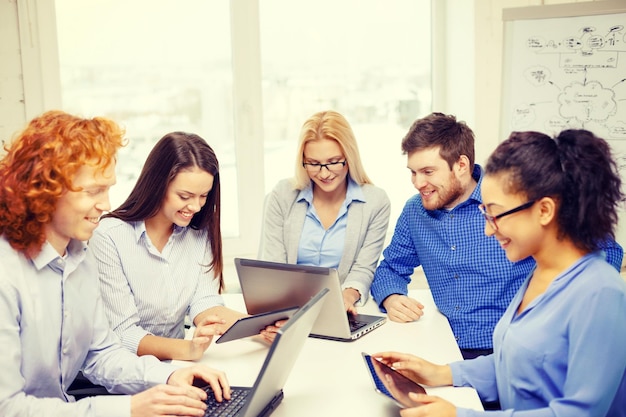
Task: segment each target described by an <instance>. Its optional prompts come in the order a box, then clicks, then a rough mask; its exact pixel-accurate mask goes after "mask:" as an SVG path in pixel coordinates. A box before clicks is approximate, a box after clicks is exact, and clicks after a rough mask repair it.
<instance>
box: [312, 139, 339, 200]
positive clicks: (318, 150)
mask: <svg viewBox="0 0 626 417" xmlns="http://www.w3.org/2000/svg"><path fill="white" fill-rule="evenodd" d="M345 160H346V158H345V156H344V154H343V152H342V151H341V146H339V143H337V141H335V140H329V139H319V140H312V141H309V142H307V143H306V145H304V162H305V163H311V164H328V163H332V162H339V161H345ZM332 170H333V171H332V172H331V171H330V170H328V169H327V168H322V169H321V170H320V171H318V172H313V173H311V172H309V178H310V179H311V180H312V181H313V182H314V183H315V185H316V186H317V187H318V190H319V191H323V192H325V193H333V192H337V191H342V192H344V191H345V187H346V181H347V177H348V164H345V166H343V167H341V165H339V166H337V167H336V168H332Z"/></svg>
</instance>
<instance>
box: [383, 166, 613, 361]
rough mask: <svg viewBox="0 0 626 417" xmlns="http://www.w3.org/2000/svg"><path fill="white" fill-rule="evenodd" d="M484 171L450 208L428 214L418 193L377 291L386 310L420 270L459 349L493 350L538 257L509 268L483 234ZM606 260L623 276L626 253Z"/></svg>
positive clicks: (400, 225) (477, 168)
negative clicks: (498, 326) (390, 299)
mask: <svg viewBox="0 0 626 417" xmlns="http://www.w3.org/2000/svg"><path fill="white" fill-rule="evenodd" d="M481 171H482V170H481V167H480V166H479V165H477V164H476V165H475V166H474V171H473V173H472V176H473V177H474V179H476V181H477V182H478V185H477V186H476V189H475V190H474V192H473V193H472V194H471V196H470V197H469V198H468V199H467V200H466V201H464V202H462V203H461V204H459V205H457V206H456V207H454V208H453V209H452V210H449V211H448V210H426V209H425V208H424V206H423V205H422V199H421V197H420V195H419V194H417V195H415V196H413V197H412V198H410V199H409V200H408V201H407V203H406V205H405V206H404V209H403V211H402V213H401V214H400V217H399V219H398V221H397V223H396V228H395V231H394V234H393V237H392V239H391V243H390V244H389V246H388V247H387V248H386V249H385V250H384V251H383V257H384V259H383V260H382V261H381V262H380V265H379V266H378V268H377V269H376V273H375V274H374V281H373V282H372V286H371V293H372V296H373V298H374V300H375V301H376V302H377V303H378V305H379V307H380V309H381V311H383V312H385V309H384V308H383V306H382V302H383V301H384V300H385V298H387V297H388V296H389V295H391V294H403V295H406V294H407V292H408V288H407V286H408V284H409V283H410V282H411V275H412V274H413V272H414V269H415V268H416V267H418V266H420V265H421V266H422V269H423V270H424V274H425V275H426V279H427V280H428V285H429V286H430V290H431V292H432V295H433V298H434V300H435V304H436V305H437V308H438V309H439V311H441V313H443V314H444V315H445V316H446V317H447V318H448V321H449V322H450V326H451V327H452V331H453V333H454V336H455V338H456V340H457V343H458V345H459V347H460V348H461V349H491V348H492V334H493V329H494V327H495V325H496V323H497V322H498V320H499V319H500V317H501V316H502V314H503V313H504V311H505V310H506V308H507V306H508V305H509V303H510V302H511V300H512V299H513V296H514V295H515V293H516V292H517V290H518V289H519V288H520V286H521V285H522V282H523V281H524V279H525V278H526V277H527V276H528V274H530V272H531V271H532V269H533V268H534V266H535V261H534V259H532V258H530V257H529V258H526V259H524V260H521V261H519V262H511V261H509V260H508V259H507V258H506V255H505V252H504V250H502V248H501V247H500V245H499V244H498V242H497V240H496V239H494V238H493V237H488V236H486V235H485V233H484V229H485V220H484V218H483V216H482V215H481V213H480V211H479V210H478V205H479V204H480V203H481V201H482V200H481V196H480V185H481V183H482V175H481ZM605 252H606V259H607V261H608V262H609V263H611V264H612V265H613V266H615V267H616V268H617V269H618V270H619V269H620V267H621V263H622V257H623V254H624V252H623V250H622V247H621V246H619V244H617V243H616V242H614V241H611V242H608V244H607V247H606V248H605Z"/></svg>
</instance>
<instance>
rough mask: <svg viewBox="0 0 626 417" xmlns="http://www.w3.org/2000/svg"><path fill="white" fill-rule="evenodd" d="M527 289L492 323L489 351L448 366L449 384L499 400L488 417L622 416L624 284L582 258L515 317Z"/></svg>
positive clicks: (593, 259)
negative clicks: (466, 387)
mask: <svg viewBox="0 0 626 417" xmlns="http://www.w3.org/2000/svg"><path fill="white" fill-rule="evenodd" d="M527 286H528V280H527V281H526V282H525V283H524V285H522V287H521V289H520V291H519V292H518V293H517V294H516V296H515V298H514V299H513V301H512V302H511V304H510V306H509V308H508V309H507V310H506V312H505V313H504V315H503V316H502V318H501V319H500V321H499V322H498V325H497V326H496V329H495V332H494V336H493V339H494V342H493V345H494V353H493V354H492V355H489V356H485V357H479V358H477V359H474V360H467V361H462V362H455V363H453V364H451V367H452V374H453V379H454V385H455V386H473V387H474V388H476V390H477V391H478V393H479V395H480V396H481V398H482V399H484V400H494V399H496V398H497V399H499V400H500V403H501V405H502V409H503V410H504V411H501V412H490V413H489V415H493V416H498V415H503V416H504V415H507V416H509V415H514V416H567V417H571V416H611V417H614V416H626V283H624V281H623V279H622V278H621V277H620V275H619V274H618V272H617V271H616V270H615V268H613V267H612V266H611V265H609V264H608V263H606V262H605V261H604V260H603V259H602V257H601V256H599V255H597V254H590V255H587V256H585V257H583V258H581V259H580V260H579V261H578V262H576V263H575V264H574V265H572V267H570V268H569V269H568V270H567V271H565V272H564V273H563V274H561V275H560V276H558V277H557V278H556V279H555V280H554V281H553V282H552V283H551V284H550V285H549V287H548V289H547V290H546V291H545V293H543V294H542V295H540V296H539V297H537V298H536V299H535V300H533V301H532V302H531V303H530V304H529V306H528V307H527V308H526V309H525V310H524V311H523V312H522V313H521V314H519V315H518V314H517V308H518V306H519V304H520V302H521V300H522V297H523V295H524V291H525V290H526V288H527ZM474 415H482V413H479V412H475V411H471V410H465V409H462V410H458V411H457V416H459V417H462V416H474Z"/></svg>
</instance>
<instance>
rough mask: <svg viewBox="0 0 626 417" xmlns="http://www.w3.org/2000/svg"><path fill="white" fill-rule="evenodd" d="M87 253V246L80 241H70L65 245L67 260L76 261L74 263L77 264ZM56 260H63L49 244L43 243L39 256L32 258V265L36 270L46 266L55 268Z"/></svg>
mask: <svg viewBox="0 0 626 417" xmlns="http://www.w3.org/2000/svg"><path fill="white" fill-rule="evenodd" d="M86 251H87V244H86V243H85V242H81V241H80V240H76V239H71V240H70V243H69V245H67V249H66V252H67V259H68V260H70V259H72V260H73V259H76V260H75V261H74V262H75V263H79V262H80V261H81V260H82V259H83V258H84V257H85V252H86ZM57 259H63V258H62V257H61V255H59V253H58V252H57V251H56V249H54V248H53V247H52V245H51V244H50V243H49V242H45V243H44V244H43V247H42V248H41V251H40V252H39V254H38V255H37V256H36V257H34V258H33V265H35V268H37V270H41V269H42V268H44V267H46V266H47V265H50V266H55V267H56V265H55V261H56V260H57Z"/></svg>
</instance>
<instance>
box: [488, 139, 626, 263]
mask: <svg viewBox="0 0 626 417" xmlns="http://www.w3.org/2000/svg"><path fill="white" fill-rule="evenodd" d="M500 173H506V174H507V175H508V176H509V177H508V184H507V187H508V189H507V190H506V191H507V192H510V193H521V194H525V195H526V196H527V197H528V199H529V200H537V199H540V198H542V197H546V196H549V197H553V198H555V199H556V200H557V201H558V202H559V205H558V212H557V224H558V228H559V236H560V237H564V236H568V237H569V238H570V239H571V240H572V242H574V244H575V245H576V246H577V247H579V248H581V249H583V250H586V251H590V252H591V251H595V250H597V249H598V247H599V244H600V243H601V242H602V241H604V240H606V239H607V238H615V227H616V225H617V222H618V208H619V205H620V204H621V202H622V201H623V200H624V194H623V193H622V191H621V179H620V176H619V172H618V166H617V164H616V162H615V160H614V159H613V157H612V155H611V149H610V147H609V144H608V143H607V142H606V141H605V140H604V139H601V138H599V137H597V136H595V135H594V134H593V133H591V132H589V131H587V130H583V129H568V130H564V131H562V132H561V133H560V134H559V135H558V136H557V137H555V138H551V137H549V136H547V135H545V134H543V133H539V132H513V133H511V135H510V136H509V138H508V139H507V140H505V141H504V142H502V143H500V145H499V146H498V147H497V148H496V150H495V151H494V152H493V153H492V154H491V156H490V157H489V160H488V161H487V164H486V165H485V175H495V174H500Z"/></svg>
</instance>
